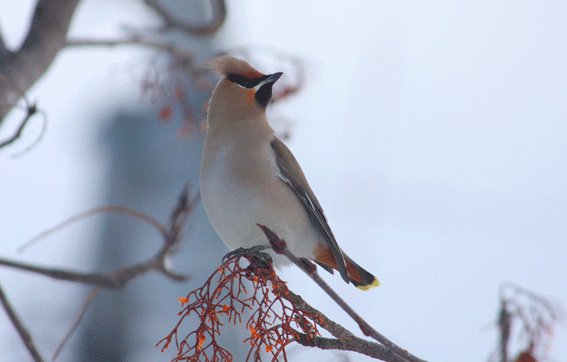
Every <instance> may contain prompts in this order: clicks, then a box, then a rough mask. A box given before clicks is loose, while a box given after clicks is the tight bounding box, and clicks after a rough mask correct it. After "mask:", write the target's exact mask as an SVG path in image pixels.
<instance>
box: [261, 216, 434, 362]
mask: <svg viewBox="0 0 567 362" xmlns="http://www.w3.org/2000/svg"><path fill="white" fill-rule="evenodd" d="M257 225H258V226H259V227H260V228H261V229H262V231H263V232H264V234H266V237H267V238H268V240H269V241H270V245H271V246H272V248H273V249H274V251H275V252H276V253H278V254H283V255H285V256H286V257H287V258H288V259H289V260H290V261H291V262H292V263H294V264H295V265H297V266H298V267H299V268H300V269H301V270H303V271H304V272H305V273H306V274H307V275H309V277H310V278H311V279H313V281H315V283H317V285H319V287H321V289H323V290H324V291H325V293H327V294H328V295H329V296H330V297H331V299H333V300H334V301H335V303H337V304H338V305H339V306H340V307H341V308H342V309H343V310H344V311H345V312H346V313H347V314H348V315H349V316H350V317H351V318H352V319H354V321H355V322H356V323H358V326H359V327H360V330H361V331H362V333H364V335H366V336H369V337H372V338H374V339H375V340H377V341H378V342H380V343H382V344H383V345H384V346H386V347H388V348H390V349H391V350H392V351H393V352H394V353H396V354H397V355H399V356H400V357H402V358H403V359H405V360H407V361H410V362H424V361H423V360H422V359H419V358H417V357H415V356H413V355H412V354H410V353H409V352H408V351H406V350H405V349H403V348H400V347H398V346H397V345H396V344H394V343H393V342H392V341H390V340H389V339H388V338H386V337H385V336H383V335H382V334H381V333H379V332H377V331H376V330H375V329H374V328H372V327H371V326H370V325H369V324H368V323H367V322H366V321H365V320H364V319H362V317H360V316H359V315H358V313H356V312H355V311H354V309H352V308H351V307H350V306H349V305H348V304H347V303H346V302H345V301H344V300H343V299H342V298H341V297H340V296H339V295H338V294H337V293H336V292H335V291H334V290H333V289H332V288H331V287H330V286H329V285H328V284H327V283H325V281H324V280H323V279H322V278H321V276H319V273H317V267H316V266H315V264H312V263H311V262H309V264H310V265H308V264H307V261H306V260H299V258H298V257H296V256H295V255H293V253H292V252H291V251H290V250H289V249H288V248H287V245H286V242H285V241H284V240H283V239H280V238H279V236H278V235H276V233H274V232H273V231H272V230H270V229H269V228H268V227H266V226H264V225H260V224H257Z"/></svg>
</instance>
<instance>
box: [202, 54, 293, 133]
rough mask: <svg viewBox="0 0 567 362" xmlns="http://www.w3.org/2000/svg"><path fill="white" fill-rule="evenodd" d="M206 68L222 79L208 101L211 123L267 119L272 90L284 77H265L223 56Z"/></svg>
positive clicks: (234, 59)
mask: <svg viewBox="0 0 567 362" xmlns="http://www.w3.org/2000/svg"><path fill="white" fill-rule="evenodd" d="M207 68H209V69H211V70H213V71H214V72H215V73H217V74H219V75H220V76H221V77H223V79H222V80H221V81H220V82H219V83H218V84H217V86H216V88H215V90H214V91H213V94H212V95H211V99H210V101H209V109H208V117H207V118H208V122H209V127H210V126H211V125H212V124H211V123H214V122H216V121H217V120H222V121H224V122H227V121H238V120H246V119H257V118H259V117H260V118H265V114H266V107H267V106H268V103H269V102H270V100H271V99H272V86H273V85H274V83H275V82H276V81H277V80H278V79H279V78H280V77H281V76H282V74H283V73H281V72H279V73H274V74H267V75H266V74H263V73H260V72H259V71H257V70H256V69H254V68H252V66H251V65H250V64H248V63H246V62H245V61H243V60H240V59H236V58H234V57H231V56H228V55H223V56H220V57H216V58H213V59H212V60H210V61H209V62H208V63H207Z"/></svg>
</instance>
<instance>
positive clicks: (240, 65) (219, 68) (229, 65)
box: [205, 55, 264, 79]
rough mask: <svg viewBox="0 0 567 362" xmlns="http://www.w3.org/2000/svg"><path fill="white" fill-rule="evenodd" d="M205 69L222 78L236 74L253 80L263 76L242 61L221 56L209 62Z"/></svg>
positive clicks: (228, 56)
mask: <svg viewBox="0 0 567 362" xmlns="http://www.w3.org/2000/svg"><path fill="white" fill-rule="evenodd" d="M205 69H209V70H211V71H213V72H215V73H217V74H219V75H220V76H222V77H226V76H227V75H229V74H238V75H241V76H243V77H246V78H248V79H255V78H259V77H261V76H263V75H264V74H262V73H260V72H259V71H257V70H256V69H254V68H252V66H251V65H250V64H248V63H246V62H245V61H244V60H240V59H237V58H234V57H231V56H230V55H221V56H219V57H215V58H213V59H211V60H209V61H208V62H207V63H206V65H205Z"/></svg>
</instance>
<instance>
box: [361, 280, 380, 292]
mask: <svg viewBox="0 0 567 362" xmlns="http://www.w3.org/2000/svg"><path fill="white" fill-rule="evenodd" d="M379 286H380V281H379V280H378V279H376V278H374V281H373V282H372V284H367V285H358V286H357V288H358V289H360V290H364V291H367V290H369V289H372V288H374V287H379Z"/></svg>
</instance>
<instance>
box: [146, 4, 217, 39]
mask: <svg viewBox="0 0 567 362" xmlns="http://www.w3.org/2000/svg"><path fill="white" fill-rule="evenodd" d="M144 2H145V3H146V5H148V6H149V7H150V8H152V9H153V10H154V11H155V12H156V13H157V14H158V15H159V16H160V17H161V18H162V19H163V21H164V26H163V30H172V29H178V30H181V31H184V32H186V33H189V34H191V35H211V34H213V33H214V32H215V31H217V30H218V29H219V28H220V27H221V25H222V24H223V23H224V19H225V18H226V4H225V2H224V0H211V10H212V17H211V20H209V22H208V23H207V24H204V25H190V24H187V23H184V22H182V21H181V20H179V19H178V18H177V17H176V16H175V15H174V14H172V13H170V12H169V11H168V10H167V9H166V7H165V6H163V5H162V4H160V1H159V0H144Z"/></svg>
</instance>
